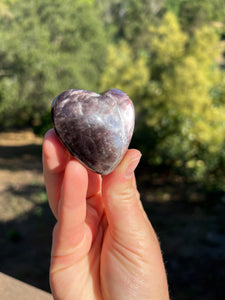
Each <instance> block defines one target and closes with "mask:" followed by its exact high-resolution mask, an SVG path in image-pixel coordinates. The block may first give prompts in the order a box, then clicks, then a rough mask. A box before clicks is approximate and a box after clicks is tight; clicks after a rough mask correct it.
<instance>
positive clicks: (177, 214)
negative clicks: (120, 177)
mask: <svg viewBox="0 0 225 300" xmlns="http://www.w3.org/2000/svg"><path fill="white" fill-rule="evenodd" d="M1 168H3V169H4V168H5V169H9V170H10V171H13V172H16V171H17V170H19V171H21V170H29V171H34V173H35V174H36V173H37V172H38V173H39V174H40V172H41V146H37V145H26V146H20V147H5V146H4V147H0V169H1ZM140 171H141V170H139V173H141V172H140ZM185 189H186V190H187V189H188V187H182V191H181V190H179V185H177V184H175V185H174V186H172V187H170V190H169V192H168V190H167V191H166V189H165V186H164V185H162V186H160V187H158V188H157V189H155V188H154V187H153V186H151V185H150V184H149V185H148V186H147V188H146V186H145V187H143V188H140V192H141V195H142V199H143V204H144V207H145V210H146V212H147V214H148V216H149V219H150V220H151V222H152V224H153V226H154V228H155V230H156V232H157V234H158V236H159V239H160V243H161V247H162V251H163V255H164V260H165V264H166V269H167V273H168V280H169V287H170V293H171V300H173V299H175V300H190V299H198V300H203V299H204V300H215V299H216V300H220V299H221V300H222V299H224V294H225V286H224V282H225V217H224V215H225V203H224V199H223V198H220V199H216V200H215V199H208V198H207V197H206V198H205V197H202V196H201V195H197V196H196V195H195V197H194V198H193V197H186V196H187V195H186V196H185V197H182V193H183V191H184V190H185ZM159 190H160V193H162V192H163V196H162V197H161V196H160V197H161V201H159V199H158V195H159V193H158V191H159ZM165 191H166V192H165ZM8 194H10V195H11V196H13V197H15V198H16V199H23V198H24V199H25V198H26V199H29V201H31V202H32V209H30V210H29V211H28V212H26V213H22V214H19V215H16V216H15V218H14V219H13V220H10V221H0V232H1V234H0V262H1V263H0V271H1V272H3V273H6V274H8V275H11V276H13V277H16V278H18V279H20V280H22V281H24V282H27V283H29V284H31V285H34V286H36V287H38V288H41V289H44V290H46V291H49V283H48V282H49V280H48V272H49V261H50V251H51V235H52V229H53V226H54V224H55V220H54V217H53V216H52V214H51V211H50V208H49V206H48V203H47V200H46V198H45V200H44V201H42V202H37V201H36V198H35V197H36V195H42V196H43V195H46V193H45V189H44V186H43V184H34V185H31V184H27V185H22V186H19V188H18V187H17V186H15V185H13V184H12V185H9V187H8ZM187 194H189V196H193V193H191V195H190V192H189V193H187ZM162 199H164V201H162ZM149 255H151V253H149Z"/></svg>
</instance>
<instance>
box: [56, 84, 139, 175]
mask: <svg viewBox="0 0 225 300" xmlns="http://www.w3.org/2000/svg"><path fill="white" fill-rule="evenodd" d="M134 119H135V113H134V107H133V103H132V101H131V100H130V98H129V97H128V96H127V94H125V93H124V92H122V91H120V90H117V89H111V90H109V91H107V92H105V93H102V94H96V93H94V92H90V91H86V90H77V89H71V90H67V91H65V92H63V93H62V94H60V95H59V96H58V97H56V98H55V100H54V101H53V103H52V120H53V125H54V128H55V131H56V133H57V135H58V137H59V139H60V140H61V142H62V143H63V144H64V145H65V147H66V148H67V149H68V150H69V152H70V153H71V154H72V155H73V156H74V157H76V158H77V159H78V160H79V161H80V162H81V163H83V164H84V165H85V166H86V167H88V168H89V169H91V170H92V171H94V172H96V173H99V174H102V175H106V174H109V173H111V172H112V171H113V170H114V169H115V168H116V166H117V165H118V164H119V163H120V161H121V160H122V158H123V156H124V155H125V153H126V151H127V149H128V146H129V144H130V141H131V137H132V134H133V129H134Z"/></svg>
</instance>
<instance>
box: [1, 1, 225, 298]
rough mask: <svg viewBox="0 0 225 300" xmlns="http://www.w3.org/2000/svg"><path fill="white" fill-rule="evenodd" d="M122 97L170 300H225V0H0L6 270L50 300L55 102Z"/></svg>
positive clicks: (3, 256)
mask: <svg viewBox="0 0 225 300" xmlns="http://www.w3.org/2000/svg"><path fill="white" fill-rule="evenodd" d="M70 88H75V89H77V88H78V89H87V90H93V91H95V92H102V91H105V90H107V89H110V88H119V89H122V90H123V91H125V92H126V93H127V94H128V95H129V96H130V97H131V99H132V100H133V102H134V105H135V111H136V126H135V132H134V137H133V140H132V144H131V147H136V148H138V149H140V150H141V151H142V153H143V157H142V161H141V164H140V166H139V167H138V169H137V172H136V174H137V180H138V186H139V190H140V193H141V196H142V200H143V204H144V207H145V209H146V211H147V213H148V216H149V218H150V220H151V222H152V224H153V226H154V228H155V230H156V232H157V234H158V236H159V239H160V242H161V247H162V251H163V255H164V260H165V265H166V269H167V272H168V281H169V287H170V293H171V299H177V300H186V299H188V300H189V299H198V300H201V299H204V300H215V299H224V293H225V287H224V281H225V217H224V213H225V1H224V0H214V1H211V0H195V1H192V0H123V1H118V0H64V1H61V0H45V1H42V0H1V1H0V232H1V234H0V271H1V272H4V273H6V274H9V275H11V276H14V277H16V278H18V279H20V280H23V281H25V282H27V283H30V284H32V285H35V286H36V287H39V288H41V289H44V290H47V291H49V284H48V268H49V257H50V248H51V231H52V228H53V226H54V224H55V220H54V218H53V216H52V214H51V212H50V209H49V207H48V203H47V196H46V193H45V188H44V184H43V178H42V164H41V144H42V139H43V135H44V133H45V132H46V130H47V129H48V128H51V127H52V125H51V119H50V107H51V102H52V100H53V99H54V98H55V97H56V96H57V95H58V94H59V93H61V92H62V91H64V90H67V89H70Z"/></svg>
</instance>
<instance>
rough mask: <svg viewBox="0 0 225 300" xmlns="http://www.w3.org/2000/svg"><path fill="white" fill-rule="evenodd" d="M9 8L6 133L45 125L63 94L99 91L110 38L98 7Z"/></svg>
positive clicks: (3, 82) (3, 52) (3, 68)
mask: <svg viewBox="0 0 225 300" xmlns="http://www.w3.org/2000/svg"><path fill="white" fill-rule="evenodd" d="M14 1H15V0H14ZM4 5H5V9H6V8H7V13H5V14H4V15H3V17H2V18H1V20H0V35H1V46H0V57H1V60H0V76H1V77H0V102H1V109H0V126H1V127H2V128H4V127H9V126H24V125H29V124H35V123H38V122H40V119H41V117H42V115H44V114H45V112H46V111H48V110H49V107H50V101H52V100H53V98H54V97H55V96H56V95H57V94H59V93H60V92H62V91H63V90H66V89H69V88H85V89H93V90H97V89H98V88H99V78H100V74H101V72H102V69H103V66H104V59H105V57H106V50H105V44H106V35H105V33H104V28H103V24H102V22H101V19H100V18H99V17H98V12H97V11H96V10H95V6H94V5H93V1H81V0H80V1H75V2H74V1H72V0H66V1H63V2H61V1H59V0H56V1H53V0H47V1H44V2H43V1H41V0H37V1H34V0H32V1H28V0H25V1H17V3H16V5H13V0H11V1H9V0H7V1H5V3H4ZM5 11H6V10H5Z"/></svg>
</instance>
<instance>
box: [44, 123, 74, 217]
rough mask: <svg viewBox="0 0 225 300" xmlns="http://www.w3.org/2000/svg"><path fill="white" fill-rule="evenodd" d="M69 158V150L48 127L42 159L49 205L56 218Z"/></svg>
mask: <svg viewBox="0 0 225 300" xmlns="http://www.w3.org/2000/svg"><path fill="white" fill-rule="evenodd" d="M69 160H70V154H69V152H68V151H67V150H66V148H65V147H64V146H63V145H62V143H61V142H60V140H59V139H58V137H57V135H56V133H55V131H54V129H50V130H49V131H48V132H47V133H46V134H45V137H44V142H43V148H42V161H43V174H44V180H45V185H46V190H47V194H48V200H49V205H50V207H51V209H52V212H53V214H54V215H55V217H56V218H57V217H58V213H57V210H58V202H59V199H60V196H61V186H62V181H63V176H64V170H65V167H66V165H67V163H68V161H69Z"/></svg>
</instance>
